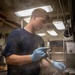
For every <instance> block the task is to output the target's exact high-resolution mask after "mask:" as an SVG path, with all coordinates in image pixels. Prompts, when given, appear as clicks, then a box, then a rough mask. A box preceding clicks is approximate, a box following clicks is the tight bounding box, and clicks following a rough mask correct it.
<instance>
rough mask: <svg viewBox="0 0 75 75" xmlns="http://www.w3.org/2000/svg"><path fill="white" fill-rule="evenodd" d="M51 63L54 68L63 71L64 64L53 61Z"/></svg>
mask: <svg viewBox="0 0 75 75" xmlns="http://www.w3.org/2000/svg"><path fill="white" fill-rule="evenodd" d="M52 64H53V66H54V67H55V68H56V69H58V70H60V71H64V70H65V69H66V66H65V65H64V64H63V63H62V62H55V61H53V62H52Z"/></svg>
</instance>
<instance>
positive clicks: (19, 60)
mask: <svg viewBox="0 0 75 75" xmlns="http://www.w3.org/2000/svg"><path fill="white" fill-rule="evenodd" d="M47 49H48V48H47V47H40V48H37V49H35V50H34V52H33V53H32V54H30V55H16V54H12V55H10V56H8V57H6V62H7V63H8V64H12V65H23V64H28V63H31V62H36V61H39V60H40V59H42V58H44V57H45V56H46V53H45V52H46V50H47Z"/></svg>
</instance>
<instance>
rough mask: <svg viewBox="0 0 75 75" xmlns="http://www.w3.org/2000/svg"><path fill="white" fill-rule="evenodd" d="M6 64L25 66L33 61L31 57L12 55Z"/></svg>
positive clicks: (7, 58)
mask: <svg viewBox="0 0 75 75" xmlns="http://www.w3.org/2000/svg"><path fill="white" fill-rule="evenodd" d="M6 62H7V63H8V64H12V65H23V64H28V63H31V62H32V59H31V56H30V55H16V54H12V55H10V56H8V57H6Z"/></svg>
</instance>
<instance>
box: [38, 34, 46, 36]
mask: <svg viewBox="0 0 75 75" xmlns="http://www.w3.org/2000/svg"><path fill="white" fill-rule="evenodd" d="M37 35H39V36H45V35H46V34H45V33H39V34H37Z"/></svg>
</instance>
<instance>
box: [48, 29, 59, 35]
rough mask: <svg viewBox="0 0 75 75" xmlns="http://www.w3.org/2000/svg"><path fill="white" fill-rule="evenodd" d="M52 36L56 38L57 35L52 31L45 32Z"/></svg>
mask: <svg viewBox="0 0 75 75" xmlns="http://www.w3.org/2000/svg"><path fill="white" fill-rule="evenodd" d="M47 32H48V33H49V34H50V35H52V36H57V35H58V34H57V33H56V32H55V31H54V30H48V31H47Z"/></svg>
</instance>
